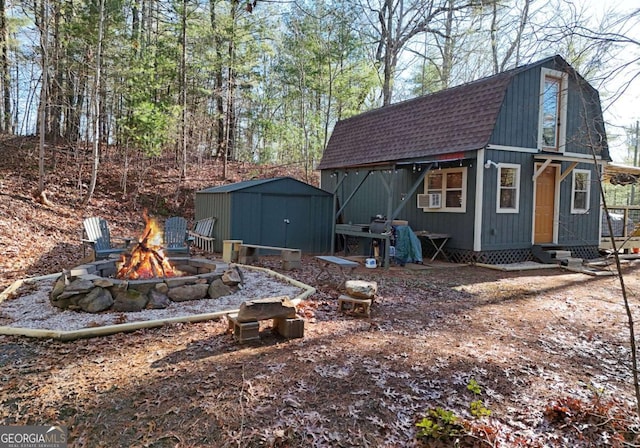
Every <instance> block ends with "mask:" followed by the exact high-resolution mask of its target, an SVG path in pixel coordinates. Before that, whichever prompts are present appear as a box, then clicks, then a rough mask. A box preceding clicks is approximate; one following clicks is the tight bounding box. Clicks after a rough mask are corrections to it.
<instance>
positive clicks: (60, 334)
mask: <svg viewBox="0 0 640 448" xmlns="http://www.w3.org/2000/svg"><path fill="white" fill-rule="evenodd" d="M115 261H116V260H113V259H111V260H101V261H95V262H93V263H87V264H83V265H80V266H77V267H75V268H73V269H71V270H70V271H69V274H70V275H72V276H74V277H77V278H84V279H87V280H95V279H97V278H104V279H106V278H108V277H110V276H111V275H113V274H115ZM171 261H172V263H175V264H176V267H177V268H178V269H180V270H182V271H183V272H185V273H187V274H189V275H187V276H183V277H172V278H166V279H148V280H117V279H113V278H109V280H110V281H111V282H113V283H114V284H117V285H120V286H121V287H124V286H125V285H126V286H127V287H129V288H142V289H143V290H144V289H148V288H152V287H153V285H155V284H156V283H158V282H166V283H169V284H171V285H174V286H175V285H186V284H190V283H198V282H203V281H207V282H209V283H210V282H211V280H213V279H215V278H219V277H220V274H221V272H222V271H224V270H225V269H226V268H228V266H229V265H228V264H227V263H222V262H216V261H212V260H208V259H203V258H189V257H183V258H172V259H171ZM238 266H242V268H243V269H248V270H254V271H262V272H265V273H266V274H267V275H270V276H272V277H275V278H278V279H280V280H282V281H285V282H287V283H290V284H291V285H293V286H296V287H298V288H300V289H302V290H303V292H302V293H300V294H299V295H297V296H296V297H294V298H292V299H291V302H293V303H294V304H296V305H297V304H298V303H299V302H300V301H302V300H304V299H306V298H307V297H309V296H311V295H312V294H314V293H315V292H316V289H315V288H314V287H312V286H309V285H306V284H304V283H302V282H299V281H297V280H295V279H292V278H290V277H287V276H285V275H282V274H280V273H278V272H275V271H272V270H270V269H266V268H262V267H258V266H249V265H240V264H239V265H238ZM60 275H61V274H60V273H57V274H50V275H45V276H41V277H32V278H28V279H22V280H18V281H16V282H14V283H13V284H12V285H11V286H10V287H8V288H7V289H6V290H5V291H4V292H2V293H0V303H1V302H3V301H4V300H6V299H7V298H8V297H11V295H12V293H13V292H14V291H16V290H17V289H18V288H20V287H21V286H22V285H23V284H24V283H25V282H33V281H37V280H44V279H52V278H57V277H60ZM237 312H238V309H229V310H224V311H217V312H213V313H205V314H192V315H187V316H180V317H174V318H165V319H156V320H147V321H137V322H129V323H124V324H116V325H105V326H102V327H91V328H82V329H79V330H73V331H62V330H42V329H35V328H21V327H8V326H0V335H15V336H27V337H32V338H44V339H56V340H60V341H72V340H75V339H81V338H91V337H96V336H107V335H111V334H115V333H121V332H128V331H135V330H139V329H143V328H154V327H161V326H163V325H166V324H172V323H185V322H203V321H207V320H213V319H217V318H220V317H221V316H224V315H227V314H232V313H237Z"/></svg>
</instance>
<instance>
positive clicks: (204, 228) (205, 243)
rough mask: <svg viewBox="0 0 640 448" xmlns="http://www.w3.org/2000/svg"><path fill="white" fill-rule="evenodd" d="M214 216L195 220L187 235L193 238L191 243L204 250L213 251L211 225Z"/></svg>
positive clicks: (213, 223)
mask: <svg viewBox="0 0 640 448" xmlns="http://www.w3.org/2000/svg"><path fill="white" fill-rule="evenodd" d="M215 223H216V218H213V217H211V218H205V219H200V220H198V221H196V222H195V224H194V226H193V230H190V231H189V235H190V236H191V237H192V238H193V244H194V245H195V246H197V247H199V248H200V249H202V250H204V251H206V252H213V243H214V242H215V240H216V239H215V238H214V237H213V226H214V225H215Z"/></svg>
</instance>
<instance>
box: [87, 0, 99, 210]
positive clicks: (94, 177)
mask: <svg viewBox="0 0 640 448" xmlns="http://www.w3.org/2000/svg"><path fill="white" fill-rule="evenodd" d="M98 13H99V19H98V48H97V49H96V67H95V75H94V86H93V95H92V96H93V98H92V103H93V108H92V112H93V113H92V115H93V117H92V118H93V119H92V122H91V125H92V128H93V164H92V166H91V182H90V185H89V191H88V192H87V196H86V197H85V199H84V204H85V205H86V204H88V203H89V201H91V198H92V197H93V192H94V191H95V189H96V183H97V180H98V168H99V166H100V124H99V119H100V86H101V76H100V75H101V71H102V40H103V38H104V0H100V7H99V12H98Z"/></svg>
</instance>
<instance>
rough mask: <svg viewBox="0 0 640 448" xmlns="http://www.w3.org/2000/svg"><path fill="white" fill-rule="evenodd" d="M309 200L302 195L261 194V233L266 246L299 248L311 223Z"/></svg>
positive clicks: (306, 236)
mask: <svg viewBox="0 0 640 448" xmlns="http://www.w3.org/2000/svg"><path fill="white" fill-rule="evenodd" d="M310 202H311V201H310V200H309V198H308V197H304V196H284V195H271V194H265V195H263V196H262V216H261V223H260V224H261V233H262V242H261V244H264V245H266V246H278V247H292V248H298V249H301V248H303V246H304V245H305V239H306V238H308V237H309V236H308V235H307V233H308V231H309V227H310V225H311V223H310V222H309V216H310V210H309V203H310Z"/></svg>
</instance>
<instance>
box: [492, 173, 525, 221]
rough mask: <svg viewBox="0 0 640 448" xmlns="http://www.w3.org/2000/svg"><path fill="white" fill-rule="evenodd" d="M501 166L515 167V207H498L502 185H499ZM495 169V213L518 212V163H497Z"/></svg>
mask: <svg viewBox="0 0 640 448" xmlns="http://www.w3.org/2000/svg"><path fill="white" fill-rule="evenodd" d="M502 168H515V170H516V188H515V190H516V206H515V208H504V207H500V191H501V190H502V185H500V177H501V176H500V172H501V170H502ZM496 171H497V173H498V174H497V184H496V185H497V188H496V190H497V191H496V213H520V165H517V164H515V163H498V169H497V170H496Z"/></svg>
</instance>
